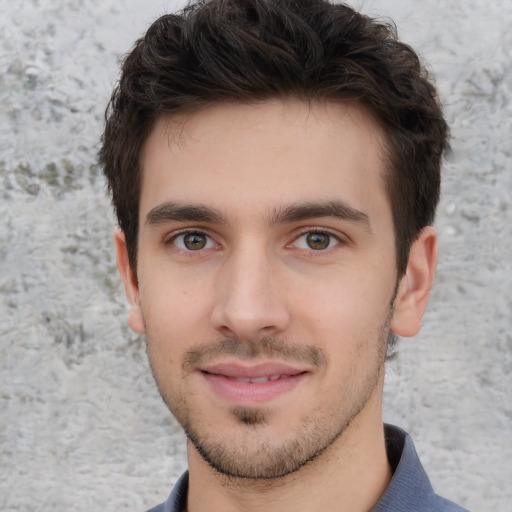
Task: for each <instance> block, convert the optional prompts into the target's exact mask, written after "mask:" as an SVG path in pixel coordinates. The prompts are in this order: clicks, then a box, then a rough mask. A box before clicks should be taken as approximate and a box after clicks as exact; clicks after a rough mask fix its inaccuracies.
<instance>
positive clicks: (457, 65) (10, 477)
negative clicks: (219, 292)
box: [0, 0, 512, 512]
mask: <svg viewBox="0 0 512 512" xmlns="http://www.w3.org/2000/svg"><path fill="white" fill-rule="evenodd" d="M354 4H355V5H356V6H359V7H360V6H362V7H363V9H364V10H365V11H367V12H371V13H373V14H378V15H389V16H391V17H392V18H394V19H395V21H396V22H397V24H398V27H399V33H400V35H401V37H402V38H403V39H405V40H406V41H408V42H410V43H412V44H413V46H415V47H416V48H417V49H418V50H419V51H420V53H421V54H422V56H423V57H424V58H425V60H426V61H427V62H428V63H429V66H430V67H431V69H432V70H434V71H435V74H436V76H437V83H438V86H439V88H440V90H441V93H442V96H443V97H444V100H445V103H446V112H447V116H448V119H449V121H450V123H451V126H452V131H453V141H452V143H453V152H452V154H451V155H450V156H449V157H448V159H447V162H446V165H445V170H444V188H443V198H442V203H441V206H440V210H439V216H438V220H437V227H438V229H439V231H440V243H441V250H440V251H441V254H440V266H439V272H438V276H437V282H436V284H435V290H434V292H433V297H432V301H431V304H430V307H429V311H428V313H427V315H426V318H425V322H424V329H423V331H422V334H421V335H420V336H418V337H416V338H415V339H413V340H402V342H401V344H400V346H399V352H398V355H397V357H396V359H395V360H394V361H393V362H392V363H391V364H390V365H389V368H388V379H387V385H386V387H387V389H386V392H387V398H386V403H385V417H386V419H387V420H388V421H392V422H395V423H397V424H399V425H402V426H403V427H404V428H406V429H407V430H409V431H410V432H411V433H412V434H413V436H414V437H415V439H416V442H417V446H418V449H419V451H420V454H421V456H422V459H423V462H424V464H425V465H426V467H427V469H428V471H429V473H430V475H431V479H432V481H433V483H434V486H435V487H436V489H437V490H438V491H439V492H440V493H442V494H445V495H446V496H448V497H450V498H452V499H454V500H456V501H458V502H460V503H461V504H463V505H466V506H467V507H469V508H470V509H472V510H475V511H482V512H485V511H491V510H492V511H493V512H507V511H510V510H511V509H512V405H511V391H512V380H511V373H512V314H511V313H512V265H511V261H512V257H511V254H512V201H511V191H512V139H511V136H512V104H511V101H512V30H511V26H512V2H509V1H508V0H501V1H493V2H490V1H485V0H464V1H462V0H458V1H457V0H453V1H450V2H447V1H442V0H438V1H436V0H414V1H408V2H405V1H400V0H382V1H377V0H371V1H370V0H368V1H362V0H360V1H358V2H354ZM175 6H176V3H171V2H167V1H164V0H150V1H147V0H146V1H142V0H140V1H138V0H121V1H120V0H104V1H101V0H53V1H51V0H22V1H10V0H0V41H1V47H0V59H1V60H0V105H1V110H0V136H1V141H0V197H1V199H0V337H1V343H0V372H1V373H0V379H1V380H0V509H1V510H2V511H14V510H20V511H21V510H22V511H28V510H36V509H37V510H40V511H50V510H51V511H64V510H73V511H86V510H87V511H89V510H109V511H114V510H133V511H141V510H144V508H145V507H146V506H149V505H151V504H155V503H156V502H158V501H160V500H162V499H163V498H164V497H165V496H166V495H167V493H168V491H169V489H170V487H171V485H172V483H173V482H174V480H175V478H176V477H177V476H178V475H179V474H180V472H181V471H182V470H183V468H184V467H185V460H184V442H183V438H182V434H181V432H180V431H179V429H178V428H177V427H176V426H175V424H174V423H173V421H172V419H171V418H170V417H169V414H168V412H167V410H166V409H165V407H164V405H163V404H162V403H161V401H160V398H159V396H158V395H157V392H156V390H155V388H154V385H153V382H152V379H151V376H150V374H149V371H148V365H147V362H146V359H145V354H144V347H143V343H142V341H141V340H139V339H138V338H137V337H136V336H134V335H133V334H132V333H131V332H130V331H129V330H128V328H127V327H126V325H125V317H126V305H125V299H124V296H123V293H122V290H121V287H120V282H119V279H118V277H117V275H116V272H115V267H114V251H113V244H112V237H111V232H112V229H113V226H114V221H113V218H112V214H111V211H110V206H109V200H108V198H107V197H106V195H105V186H104V182H103V179H102V176H101V173H100V172H99V171H98V169H97V167H96V165H95V154H96V151H97V149H98V139H99V137H100V134H101V131H102V116H103V111H104V107H105V105H106V102H107V99H108V97H109V94H110V91H111V88H112V86H113V84H114V82H115V79H116V76H117V68H118V66H117V60H116V59H117V56H118V55H119V54H121V53H123V52H125V51H127V50H128V48H129V47H130V46H131V43H132V41H133V40H134V39H135V37H137V36H139V35H140V34H141V33H142V32H143V31H144V30H145V29H146V27H147V25H148V23H149V22H150V20H152V19H153V18H154V17H155V16H156V15H158V14H161V13H163V12H165V11H167V10H172V9H174V8H175Z"/></svg>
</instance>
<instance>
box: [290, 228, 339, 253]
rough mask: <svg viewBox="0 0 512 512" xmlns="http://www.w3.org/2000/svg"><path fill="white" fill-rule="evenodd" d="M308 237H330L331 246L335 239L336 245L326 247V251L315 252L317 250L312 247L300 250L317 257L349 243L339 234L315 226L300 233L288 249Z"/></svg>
mask: <svg viewBox="0 0 512 512" xmlns="http://www.w3.org/2000/svg"><path fill="white" fill-rule="evenodd" d="M307 235H326V236H328V237H329V238H330V241H329V245H330V244H331V242H332V240H333V239H334V240H335V241H336V244H334V245H333V246H331V247H326V248H325V249H317V250H315V249H313V248H311V247H310V248H299V249H301V250H304V251H307V252H308V253H310V254H311V255H312V256H316V255H318V256H319V255H321V254H325V253H327V252H330V251H331V250H334V249H335V248H336V247H337V246H339V245H342V244H346V243H347V241H346V240H344V238H343V237H342V236H340V235H339V234H335V233H333V232H331V231H329V230H328V229H325V228H319V227H315V226H308V227H305V228H303V229H302V230H301V231H300V232H299V234H298V235H297V236H296V237H295V238H294V239H293V241H292V242H291V243H290V244H288V245H287V247H291V246H293V245H296V244H297V241H298V240H299V239H300V238H301V237H305V236H307Z"/></svg>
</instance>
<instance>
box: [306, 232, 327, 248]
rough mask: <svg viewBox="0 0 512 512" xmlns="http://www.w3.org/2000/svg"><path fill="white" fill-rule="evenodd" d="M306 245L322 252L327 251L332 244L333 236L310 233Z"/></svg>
mask: <svg viewBox="0 0 512 512" xmlns="http://www.w3.org/2000/svg"><path fill="white" fill-rule="evenodd" d="M306 243H307V245H308V247H309V248H310V249H314V250H315V251H321V250H322V249H327V248H328V247H329V245H330V243H331V236H330V235H328V234H327V233H308V234H307V235H306Z"/></svg>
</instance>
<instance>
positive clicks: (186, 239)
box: [183, 233, 208, 251]
mask: <svg viewBox="0 0 512 512" xmlns="http://www.w3.org/2000/svg"><path fill="white" fill-rule="evenodd" d="M207 241H208V237H207V236H206V235H204V234H203V233H187V234H186V235H183V245H184V246H185V247H186V248H187V249H188V250H189V251H199V250H201V249H204V248H205V247H206V244H207Z"/></svg>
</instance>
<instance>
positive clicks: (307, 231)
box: [164, 226, 346, 256]
mask: <svg viewBox="0 0 512 512" xmlns="http://www.w3.org/2000/svg"><path fill="white" fill-rule="evenodd" d="M188 234H197V235H199V236H204V237H206V238H207V240H206V244H208V243H209V242H210V243H214V244H215V245H216V247H219V244H216V243H215V241H214V240H213V238H212V237H211V236H210V235H209V234H208V233H207V232H205V231H204V230H202V229H198V228H189V229H183V230H181V231H179V232H177V233H173V234H172V235H171V236H169V237H167V238H165V239H164V245H173V246H174V248H175V249H177V250H179V251H180V252H182V253H185V254H188V255H190V256H192V255H193V254H194V253H198V254H199V253H201V252H203V251H204V250H208V249H213V247H205V248H199V249H197V250H192V249H187V248H184V247H178V246H177V244H176V240H177V239H179V238H180V237H184V236H186V235H188ZM315 234H316V235H325V236H328V237H329V243H328V246H327V247H325V248H320V249H316V250H315V249H313V248H312V247H309V248H308V247H296V248H297V249H299V250H301V251H305V252H307V253H309V254H310V255H311V256H315V255H318V256H319V255H321V254H325V253H327V252H330V251H331V250H334V249H335V248H336V247H337V246H339V245H341V244H345V243H346V240H344V239H343V237H341V236H340V235H339V234H334V233H332V232H331V231H329V230H327V229H325V228H319V227H314V226H309V227H305V228H303V229H301V231H300V232H299V233H298V234H297V236H295V237H294V239H293V241H292V242H291V243H289V244H287V245H286V247H287V248H293V246H296V244H297V242H298V240H299V239H300V238H302V237H305V236H307V235H315ZM333 240H334V241H335V242H336V243H335V244H334V245H332V246H331V243H332V241H333ZM306 243H307V242H306Z"/></svg>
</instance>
